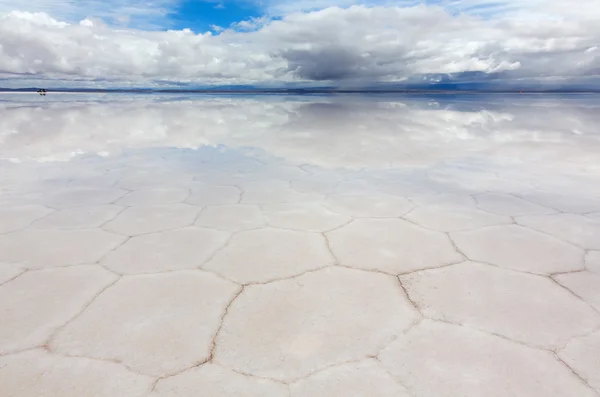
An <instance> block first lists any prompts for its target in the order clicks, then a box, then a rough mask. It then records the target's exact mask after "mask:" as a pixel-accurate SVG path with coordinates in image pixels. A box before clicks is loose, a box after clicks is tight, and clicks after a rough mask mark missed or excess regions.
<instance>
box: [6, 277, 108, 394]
mask: <svg viewBox="0 0 600 397" xmlns="http://www.w3.org/2000/svg"><path fill="white" fill-rule="evenodd" d="M115 280H116V276H115V275H114V274H111V273H110V272H108V271H106V270H104V269H102V268H101V267H99V266H77V267H68V268H61V269H47V270H39V271H36V272H29V273H25V274H23V275H21V276H19V277H18V278H16V279H14V280H12V281H10V282H8V283H6V284H4V285H2V286H1V287H0V313H2V324H10V326H2V327H0V353H5V352H8V351H16V350H22V349H27V348H31V347H34V346H38V345H41V344H43V343H44V342H45V341H46V340H47V339H48V337H49V336H50V335H51V333H52V332H53V331H54V330H55V329H56V328H58V327H60V326H62V325H63V324H64V323H65V322H66V321H68V320H70V319H71V318H73V316H75V315H76V314H77V313H78V312H79V311H80V310H81V309H82V308H83V307H84V305H85V304H86V303H87V302H89V300H90V299H92V298H93V297H94V296H95V295H96V294H98V293H99V292H100V291H102V290H103V289H104V288H106V287H107V286H108V285H110V284H111V283H112V282H114V281H115ZM0 395H2V394H1V393H0Z"/></svg>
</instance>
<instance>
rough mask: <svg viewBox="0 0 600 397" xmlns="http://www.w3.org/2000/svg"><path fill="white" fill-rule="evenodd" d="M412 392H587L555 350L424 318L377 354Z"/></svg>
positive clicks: (498, 395)
mask: <svg viewBox="0 0 600 397" xmlns="http://www.w3.org/2000/svg"><path fill="white" fill-rule="evenodd" d="M379 357H380V360H381V362H382V363H383V365H384V366H385V367H386V368H387V370H388V371H389V372H390V373H391V374H392V375H393V376H395V377H396V378H397V379H398V380H399V381H400V382H402V384H404V385H405V386H406V387H407V389H408V391H409V393H410V394H411V396H413V397H431V396H436V397H456V396H461V397H481V396H489V397H513V396H532V397H533V396H545V397H592V396H596V393H595V392H594V391H593V390H592V389H591V388H589V387H588V386H587V385H585V384H584V383H583V382H582V381H581V380H580V379H579V378H578V377H577V376H576V375H575V374H573V373H572V372H571V371H570V370H569V369H568V368H567V367H566V366H564V365H562V364H561V363H560V362H559V361H558V360H557V359H556V357H555V356H554V354H552V353H550V352H547V351H542V350H537V349H533V348H530V347H527V346H523V345H520V344H517V343H514V342H510V341H507V340H505V339H502V338H499V337H497V336H493V335H489V334H486V333H483V332H480V331H476V330H472V329H469V328H466V327H461V326H457V325H449V324H444V323H439V322H432V321H429V320H426V321H424V322H422V323H421V324H419V325H418V326H416V327H415V328H413V329H411V330H409V331H408V332H407V333H406V334H405V335H401V336H399V337H398V339H396V340H395V341H394V342H393V343H392V344H391V345H390V346H389V347H387V348H386V349H384V350H383V351H382V352H381V354H380V356H379Z"/></svg>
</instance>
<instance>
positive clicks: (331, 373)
mask: <svg viewBox="0 0 600 397" xmlns="http://www.w3.org/2000/svg"><path fill="white" fill-rule="evenodd" d="M290 391H291V397H306V396H313V397H347V396H352V397H409V394H408V393H407V392H406V389H405V388H404V386H401V385H400V384H399V383H397V382H396V381H395V380H394V379H393V378H392V377H391V376H390V375H389V374H388V373H387V372H386V371H385V370H384V369H383V368H382V367H381V364H379V363H378V362H377V361H376V360H373V359H368V360H365V361H361V362H359V363H351V364H343V365H340V366H338V367H332V368H328V369H325V370H323V371H319V372H317V373H315V374H313V375H310V376H309V377H308V378H306V379H302V380H299V381H298V382H296V383H294V384H292V385H291V387H290Z"/></svg>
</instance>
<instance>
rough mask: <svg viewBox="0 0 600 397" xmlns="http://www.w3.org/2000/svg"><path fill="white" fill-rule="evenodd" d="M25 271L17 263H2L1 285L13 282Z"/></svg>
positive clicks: (0, 267)
mask: <svg viewBox="0 0 600 397" xmlns="http://www.w3.org/2000/svg"><path fill="white" fill-rule="evenodd" d="M24 271H25V270H24V269H23V268H22V267H21V266H20V265H18V264H16V263H0V284H4V283H5V282H7V281H9V280H12V279H13V278H15V277H17V276H18V275H19V274H21V273H23V272H24Z"/></svg>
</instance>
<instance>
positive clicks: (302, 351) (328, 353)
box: [215, 268, 420, 381]
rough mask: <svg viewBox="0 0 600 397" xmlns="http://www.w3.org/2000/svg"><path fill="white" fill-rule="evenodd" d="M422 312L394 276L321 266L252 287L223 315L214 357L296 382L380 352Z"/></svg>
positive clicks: (248, 370)
mask: <svg viewBox="0 0 600 397" xmlns="http://www.w3.org/2000/svg"><path fill="white" fill-rule="evenodd" d="M419 317H420V316H419V314H418V313H417V312H416V310H415V309H414V308H413V307H412V306H411V305H410V303H409V302H408V300H407V299H406V297H405V296H404V294H403V292H402V289H401V288H400V285H399V284H398V280H397V279H395V278H394V277H390V276H386V275H382V274H376V273H372V272H364V271H359V270H351V269H341V268H328V269H323V270H319V271H317V272H312V273H308V274H305V275H302V276H299V277H296V278H294V279H290V280H283V281H277V282H273V283H269V284H264V285H255V286H249V287H246V288H245V289H244V291H243V292H242V294H240V296H239V297H238V298H237V299H236V300H235V301H234V302H233V304H232V305H231V306H230V308H229V310H228V314H227V316H226V317H225V320H224V322H223V327H222V328H221V332H220V333H219V335H218V337H217V344H216V350H215V360H216V361H217V362H219V363H223V364H225V365H226V366H227V367H229V368H232V369H234V370H236V371H240V372H243V373H249V374H253V375H256V376H265V377H270V378H274V379H279V380H285V381H290V380H294V379H298V378H300V377H304V376H306V375H308V374H309V373H311V372H314V371H316V370H319V369H323V368H325V367H328V366H331V365H334V364H340V363H343V362H347V361H350V360H356V359H360V358H363V357H365V356H366V355H369V354H375V353H377V351H378V350H379V349H381V348H382V347H383V346H385V345H386V344H387V343H389V342H390V341H391V340H392V339H393V338H394V337H395V336H396V335H397V334H398V333H400V332H402V331H403V330H405V329H407V328H408V327H410V326H411V325H412V324H413V323H414V322H415V321H417V320H418V319H419Z"/></svg>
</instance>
